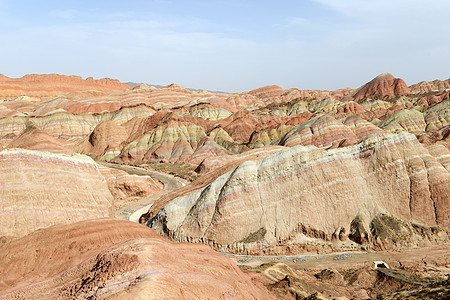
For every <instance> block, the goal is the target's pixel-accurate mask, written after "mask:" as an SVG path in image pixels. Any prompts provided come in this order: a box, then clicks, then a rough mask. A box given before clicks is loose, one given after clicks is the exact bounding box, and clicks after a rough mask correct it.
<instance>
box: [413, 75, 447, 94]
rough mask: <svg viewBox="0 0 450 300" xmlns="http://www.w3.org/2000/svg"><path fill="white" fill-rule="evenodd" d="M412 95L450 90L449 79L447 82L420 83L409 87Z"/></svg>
mask: <svg viewBox="0 0 450 300" xmlns="http://www.w3.org/2000/svg"><path fill="white" fill-rule="evenodd" d="M409 88H410V89H411V92H413V93H428V92H433V91H444V90H448V89H450V78H449V79H447V80H434V81H431V82H430V81H422V82H419V83H417V84H413V85H411V86H410V87H409Z"/></svg>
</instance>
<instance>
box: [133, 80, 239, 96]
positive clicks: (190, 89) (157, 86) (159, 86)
mask: <svg viewBox="0 0 450 300" xmlns="http://www.w3.org/2000/svg"><path fill="white" fill-rule="evenodd" d="M125 83H126V84H128V85H129V86H131V87H132V88H133V87H135V86H137V85H140V84H146V85H151V86H154V87H156V88H162V87H164V85H160V84H151V83H143V82H140V83H138V82H125ZM185 89H187V90H189V91H196V92H199V91H208V92H210V93H213V94H232V93H229V92H223V91H211V90H203V89H192V88H185Z"/></svg>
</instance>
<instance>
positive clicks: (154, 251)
mask: <svg viewBox="0 0 450 300" xmlns="http://www.w3.org/2000/svg"><path fill="white" fill-rule="evenodd" d="M0 265H1V266H2V268H1V269H0V278H1V280H0V298H2V299H13V298H29V299H31V298H32V299H63V298H64V299H68V298H70V299H73V298H76V299H81V298H83V299H84V298H108V299H110V298H113V299H274V298H273V297H272V296H271V295H270V294H269V293H268V292H267V290H266V289H265V288H264V287H263V286H262V285H256V284H255V283H254V282H252V281H251V280H250V277H248V276H246V275H245V274H244V273H243V272H242V271H241V270H239V268H238V267H237V266H236V265H235V264H234V263H233V262H232V261H231V260H230V259H229V258H226V257H225V256H223V255H221V254H219V253H217V252H215V251H213V250H212V249H210V248H209V247H207V246H204V245H192V244H184V243H182V244H179V243H173V242H170V241H168V240H167V239H166V238H163V237H161V236H159V235H157V234H156V233H155V232H154V231H153V230H151V229H149V228H146V227H145V226H142V225H139V224H136V223H132V222H128V221H120V220H115V219H107V218H106V219H97V220H89V221H83V222H79V223H75V224H70V225H59V226H53V227H50V228H47V229H44V230H39V231H36V232H34V233H32V234H30V235H27V236H25V237H23V238H21V239H18V240H15V241H12V242H10V243H8V244H5V245H3V246H0Z"/></svg>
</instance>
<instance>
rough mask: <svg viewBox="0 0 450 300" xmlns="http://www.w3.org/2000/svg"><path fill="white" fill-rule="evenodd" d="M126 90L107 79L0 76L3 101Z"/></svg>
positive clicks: (46, 75)
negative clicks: (23, 97) (85, 92)
mask: <svg viewBox="0 0 450 300" xmlns="http://www.w3.org/2000/svg"><path fill="white" fill-rule="evenodd" d="M126 89H130V86H129V85H127V84H125V83H121V82H119V81H118V80H114V79H109V78H103V79H98V80H95V79H93V78H92V77H89V78H87V79H82V78H81V77H79V76H73V75H72V76H64V75H58V74H45V75H37V74H31V75H25V76H23V77H22V78H8V77H6V76H4V75H1V74H0V98H4V99H14V98H16V97H19V96H22V95H26V96H32V97H49V96H57V95H64V94H69V93H73V92H81V91H95V92H98V93H101V94H110V93H114V92H121V91H124V90H126Z"/></svg>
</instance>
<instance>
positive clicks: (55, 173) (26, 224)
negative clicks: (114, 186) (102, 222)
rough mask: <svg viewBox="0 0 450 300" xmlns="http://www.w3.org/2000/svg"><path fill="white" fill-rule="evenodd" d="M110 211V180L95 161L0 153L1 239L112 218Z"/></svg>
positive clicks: (34, 153) (24, 152)
mask: <svg viewBox="0 0 450 300" xmlns="http://www.w3.org/2000/svg"><path fill="white" fill-rule="evenodd" d="M112 207H113V198H112V196H111V193H110V192H109V190H108V186H107V185H106V181H105V179H104V178H103V176H102V175H101V174H100V173H99V171H98V169H97V165H96V164H95V162H94V161H93V160H92V159H91V158H89V157H87V156H85V155H79V154H75V155H72V156H69V155H62V154H54V153H50V152H40V151H32V150H25V149H6V150H3V151H0V236H2V235H6V236H23V235H25V234H28V233H30V232H32V231H34V230H36V229H39V228H45V227H48V226H50V225H54V224H66V223H73V222H76V221H80V220H86V219H92V218H99V217H107V216H112V215H113V212H112Z"/></svg>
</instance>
